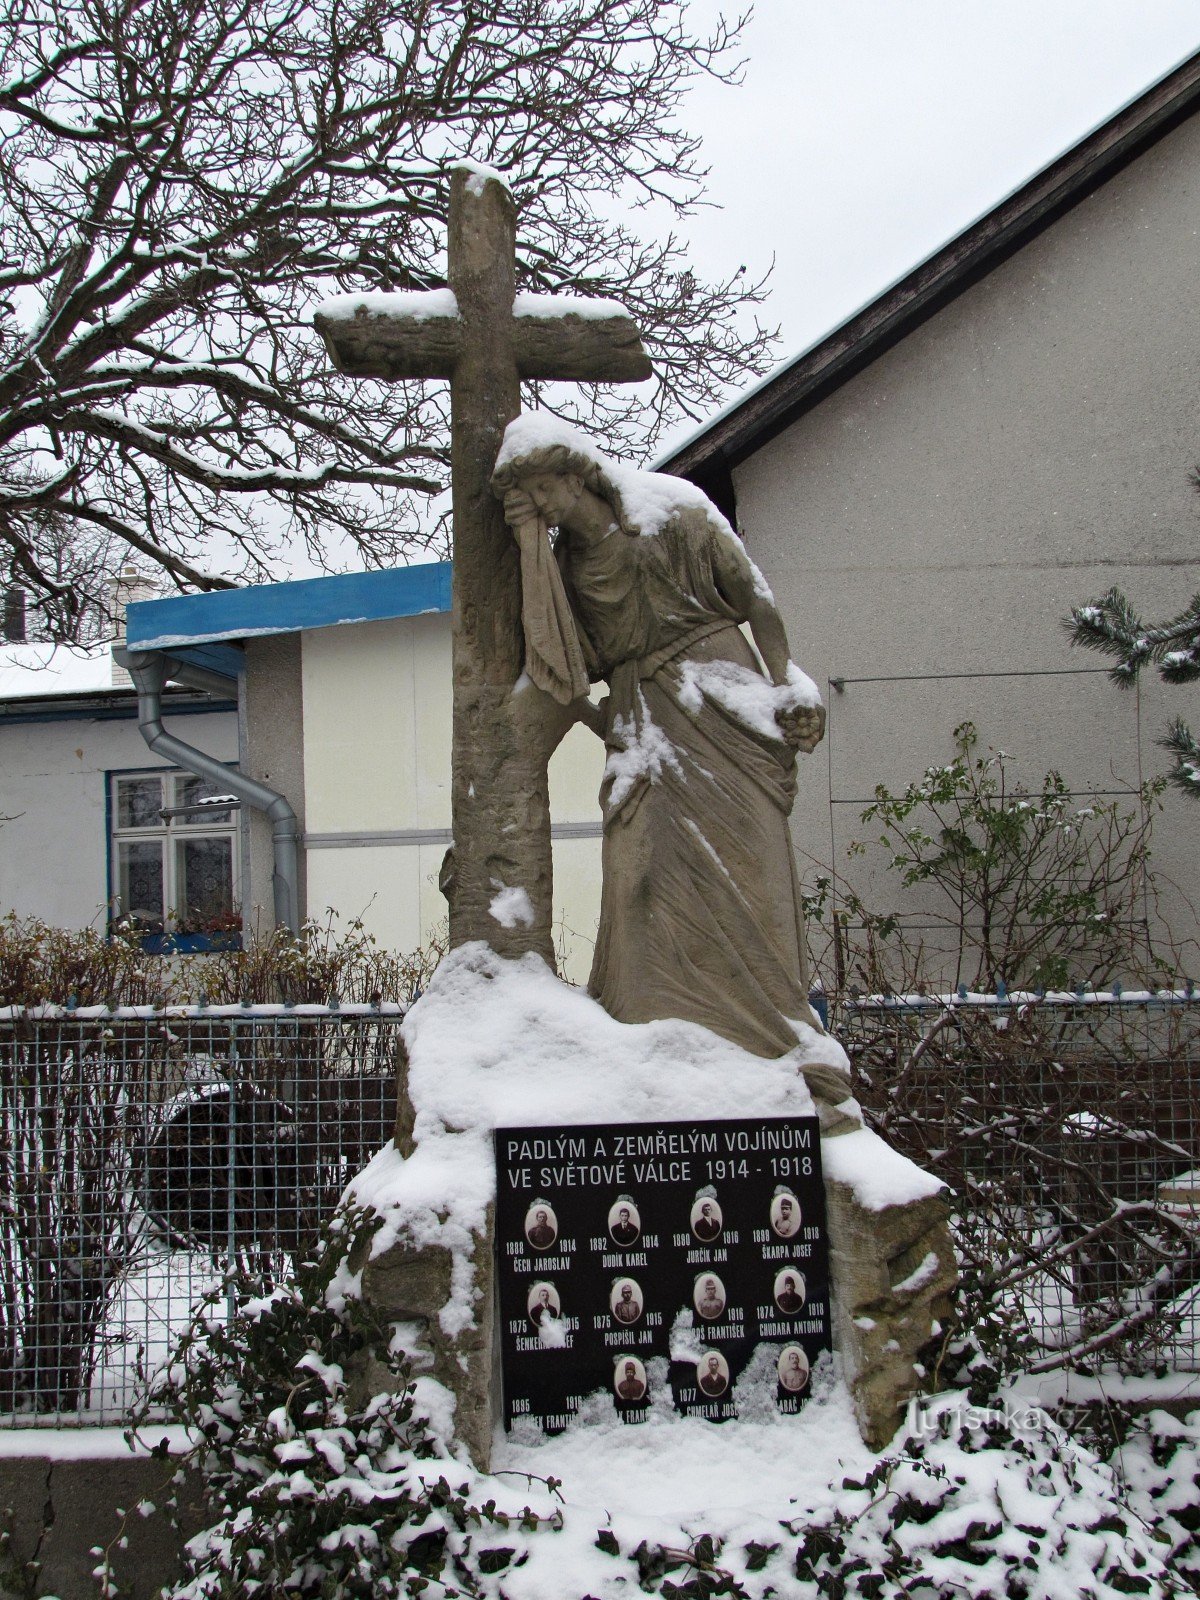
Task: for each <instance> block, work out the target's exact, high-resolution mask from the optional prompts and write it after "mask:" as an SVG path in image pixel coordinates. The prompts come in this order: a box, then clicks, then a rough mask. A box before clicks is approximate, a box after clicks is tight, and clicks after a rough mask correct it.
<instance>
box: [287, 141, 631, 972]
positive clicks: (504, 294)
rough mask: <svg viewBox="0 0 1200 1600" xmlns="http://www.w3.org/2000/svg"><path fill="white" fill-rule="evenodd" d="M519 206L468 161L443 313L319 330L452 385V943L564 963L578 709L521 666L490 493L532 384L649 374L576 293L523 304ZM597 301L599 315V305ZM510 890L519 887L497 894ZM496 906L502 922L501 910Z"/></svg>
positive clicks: (339, 322) (324, 320) (516, 601)
mask: <svg viewBox="0 0 1200 1600" xmlns="http://www.w3.org/2000/svg"><path fill="white" fill-rule="evenodd" d="M515 248H516V207H515V205H514V203H513V198H512V195H511V194H510V192H509V190H508V188H507V187H506V186H505V184H504V183H503V182H501V181H500V180H499V179H498V178H495V177H492V176H488V175H487V174H485V173H481V172H480V171H478V170H477V169H475V168H472V167H468V166H464V167H457V168H455V170H454V173H453V176H452V180H451V186H450V225H449V252H448V253H449V272H448V276H449V283H450V289H451V291H452V293H453V296H454V302H453V303H449V302H448V303H447V306H446V309H445V311H444V313H442V314H436V312H435V314H433V315H422V316H420V317H419V318H418V317H414V316H412V315H411V314H408V315H406V314H405V313H404V310H403V300H402V298H401V297H397V310H396V311H391V310H389V309H387V307H386V301H381V300H380V299H379V298H376V297H372V299H371V301H370V302H368V303H364V305H362V306H360V307H358V308H357V309H356V310H355V312H354V314H353V315H352V316H349V317H346V316H338V317H335V316H330V315H324V314H322V313H321V312H318V313H317V315H316V317H315V319H314V320H315V323H316V327H317V330H318V332H319V333H320V334H321V336H322V338H323V339H324V340H325V344H326V347H327V349H328V350H329V353H330V356H331V357H332V360H333V363H334V365H335V366H336V367H337V369H338V371H339V372H344V373H346V374H348V375H350V376H352V377H358V378H382V379H385V380H397V379H402V378H448V379H449V380H450V405H451V444H450V465H451V480H452V489H453V518H454V580H453V651H454V656H453V659H454V730H453V779H452V809H453V827H454V845H453V848H452V851H451V853H450V854H449V855H448V856H447V859H446V863H445V865H444V866H443V869H442V887H443V888H444V889H445V891H446V895H447V898H448V900H449V902H450V943H451V944H452V945H459V944H463V943H465V942H466V941H468V940H471V939H482V940H484V941H486V942H487V943H488V944H490V945H491V946H492V948H493V949H495V950H497V951H498V952H499V953H500V954H501V955H510V956H511V955H520V954H522V953H524V952H525V951H527V950H535V951H537V952H538V954H539V955H542V956H544V957H545V959H546V960H547V961H548V962H549V963H550V964H551V965H553V961H554V952H553V944H552V938H551V918H552V903H551V883H552V876H551V858H550V803H549V792H548V783H547V766H548V763H549V760H550V756H551V754H552V753H553V751H554V748H555V746H556V745H557V744H558V742H559V740H560V739H561V738H562V736H563V734H564V733H565V732H566V729H567V727H568V726H569V725H570V721H571V720H572V716H573V714H572V713H570V712H569V711H567V710H565V709H564V708H563V707H561V706H558V705H556V704H555V702H554V701H553V700H551V698H550V697H549V696H548V695H544V694H543V693H542V692H541V690H539V689H535V688H534V687H533V686H532V685H530V686H529V687H524V688H522V690H521V691H520V692H519V693H516V694H514V693H513V687H514V685H515V683H516V681H517V678H518V676H519V674H520V671H521V662H522V653H523V636H522V631H521V594H520V567H519V561H518V553H517V548H516V544H515V542H514V540H513V537H512V534H511V533H510V532H509V530H508V528H507V526H506V525H505V522H504V517H503V513H502V510H501V507H500V504H499V502H498V501H497V500H496V499H495V497H494V496H493V494H492V492H491V488H490V486H489V480H490V478H491V474H492V469H493V467H494V465H495V461H496V455H497V452H498V451H499V448H500V443H501V440H502V438H503V436H504V430H505V428H506V427H507V426H508V424H509V422H511V421H512V420H513V418H514V417H516V416H517V415H518V413H519V411H520V406H521V393H520V385H521V380H522V379H523V378H525V379H529V378H541V379H556V380H560V381H562V380H567V381H574V382H578V383H598V382H603V383H622V382H638V381H640V380H642V379H644V378H648V377H649V376H650V374H651V368H650V362H649V360H648V359H647V357H646V354H645V352H644V351H643V349H642V346H641V341H640V338H639V336H638V330H637V327H636V325H635V323H634V322H633V320H632V319H631V318H629V317H627V316H624V315H619V314H613V315H606V316H605V315H602V316H592V315H588V316H581V315H579V314H578V312H577V311H574V312H573V311H572V310H571V307H572V305H577V304H578V302H572V301H569V300H568V301H565V302H557V301H556V297H554V296H532V295H530V296H522V297H521V300H520V303H519V304H518V305H516V306H514V291H515V282H516V269H515ZM598 309H599V308H598ZM505 889H510V890H524V891H525V896H526V897H527V899H524V898H523V897H522V896H521V895H520V894H517V895H508V896H505V897H504V898H503V899H502V900H500V901H499V902H498V901H497V896H501V895H503V891H504V890H505ZM497 912H499V915H497Z"/></svg>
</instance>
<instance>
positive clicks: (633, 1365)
mask: <svg viewBox="0 0 1200 1600" xmlns="http://www.w3.org/2000/svg"><path fill="white" fill-rule="evenodd" d="M613 1393H614V1394H615V1395H616V1397H617V1399H618V1400H632V1401H637V1400H644V1399H645V1398H646V1369H645V1367H644V1366H643V1365H642V1363H641V1362H640V1361H639V1360H638V1358H637V1357H636V1356H618V1357H617V1364H616V1367H615V1368H614V1369H613Z"/></svg>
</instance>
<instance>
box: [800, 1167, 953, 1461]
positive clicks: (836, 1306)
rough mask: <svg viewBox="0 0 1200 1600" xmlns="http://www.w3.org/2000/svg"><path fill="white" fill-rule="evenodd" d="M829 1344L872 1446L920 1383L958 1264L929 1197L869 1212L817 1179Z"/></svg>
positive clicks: (845, 1191) (849, 1194) (848, 1191)
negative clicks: (821, 1196)
mask: <svg viewBox="0 0 1200 1600" xmlns="http://www.w3.org/2000/svg"><path fill="white" fill-rule="evenodd" d="M825 1203H826V1209H827V1215H828V1226H829V1276H830V1281H831V1284H832V1288H833V1343H834V1349H835V1350H836V1351H837V1353H838V1355H839V1357H840V1359H841V1363H842V1372H843V1374H844V1376H845V1379H846V1382H847V1384H848V1385H849V1388H850V1393H851V1396H852V1398H853V1400H854V1409H855V1414H856V1416H857V1418H858V1425H859V1428H860V1429H861V1430H862V1436H863V1438H864V1439H865V1440H866V1442H867V1443H868V1444H869V1445H870V1446H871V1448H872V1449H873V1450H882V1449H883V1447H884V1446H885V1445H886V1444H887V1443H888V1442H889V1441H890V1440H891V1439H892V1437H893V1435H894V1434H895V1432H896V1430H897V1428H898V1427H899V1426H900V1424H901V1422H902V1421H903V1420H904V1415H905V1410H906V1408H907V1406H908V1402H909V1400H910V1399H911V1398H912V1396H913V1395H914V1394H915V1393H917V1391H918V1390H919V1389H922V1388H924V1387H926V1377H927V1374H926V1369H925V1364H924V1363H925V1360H926V1359H927V1358H928V1356H929V1354H930V1347H931V1345H932V1343H933V1341H934V1340H935V1338H936V1337H937V1334H938V1331H939V1327H942V1326H944V1325H945V1323H946V1321H947V1319H948V1318H949V1316H950V1314H951V1303H950V1296H951V1294H952V1292H953V1290H954V1286H955V1284H956V1283H957V1281H958V1267H957V1264H956V1262H955V1257H954V1246H953V1243H952V1241H951V1237H950V1228H949V1225H948V1222H947V1215H948V1211H947V1206H946V1203H945V1201H944V1200H943V1199H942V1198H941V1197H940V1196H937V1195H933V1196H930V1197H929V1198H927V1199H923V1200H915V1201H909V1202H908V1203H907V1204H904V1205H893V1206H887V1207H885V1208H883V1209H882V1210H869V1209H868V1208H867V1207H865V1206H864V1205H862V1203H861V1202H860V1201H859V1200H858V1198H857V1196H856V1195H855V1192H854V1190H853V1189H852V1188H851V1187H850V1186H849V1185H848V1184H845V1183H836V1182H831V1183H827V1184H826V1188H825Z"/></svg>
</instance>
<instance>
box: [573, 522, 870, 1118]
mask: <svg viewBox="0 0 1200 1600" xmlns="http://www.w3.org/2000/svg"><path fill="white" fill-rule="evenodd" d="M729 537H731V536H730V534H729V533H728V532H727V531H726V530H725V529H723V528H721V527H718V526H715V525H714V524H713V523H712V522H710V521H709V519H708V518H707V516H706V515H705V514H704V512H703V511H701V510H699V509H697V510H690V509H689V510H684V511H680V512H677V513H676V514H675V515H674V516H672V517H671V518H670V519H669V521H668V522H667V523H666V524H665V525H664V527H663V528H662V529H661V531H660V532H658V533H656V534H650V535H633V536H631V535H629V534H627V533H624V532H622V531H620V530H618V529H615V528H614V531H613V532H612V533H610V534H609V535H608V537H607V538H605V539H603V540H602V541H601V542H600V543H599V544H596V545H593V546H591V547H590V548H581V547H575V546H572V545H571V544H570V543H569V542H568V540H567V539H566V538H564V537H561V536H560V538H559V541H558V545H557V547H556V552H555V553H556V556H557V558H558V562H559V567H560V570H561V572H562V575H563V582H564V586H565V588H566V593H567V596H568V599H569V601H570V604H571V609H572V612H573V613H574V616H575V617H576V619H577V622H578V625H579V631H580V642H581V644H582V646H583V652H584V656H585V658H586V660H587V663H588V666H589V668H590V670H591V672H592V674H593V675H594V676H598V677H603V678H606V679H607V680H608V683H609V690H610V697H609V701H608V708H607V717H606V722H605V744H606V747H607V750H608V756H609V759H608V763H607V765H606V768H605V775H604V781H603V784H602V787H601V796H600V798H601V805H602V808H603V812H604V847H603V849H604V861H603V865H604V881H603V896H602V901H601V912H600V929H599V935H598V938H597V943H596V955H595V960H594V963H593V966H592V974H591V979H590V981H589V984H588V988H589V990H590V992H591V993H592V994H593V995H594V996H595V997H596V999H598V1000H599V1001H600V1003H601V1004H602V1005H603V1006H604V1008H605V1010H606V1011H608V1012H609V1013H610V1015H612V1016H614V1017H616V1018H617V1019H618V1020H619V1021H622V1022H649V1021H652V1020H655V1019H658V1018H665V1017H681V1018H684V1019H686V1020H687V1021H690V1022H698V1023H700V1024H702V1025H703V1026H704V1027H706V1028H710V1029H712V1031H713V1032H714V1033H718V1034H721V1035H723V1036H724V1037H725V1038H727V1039H731V1040H733V1041H734V1042H735V1043H737V1044H740V1045H742V1046H743V1047H744V1048H745V1049H747V1050H749V1051H751V1052H753V1053H754V1054H756V1055H761V1056H767V1057H777V1056H781V1055H784V1054H786V1053H787V1052H789V1051H791V1050H794V1049H795V1048H796V1045H797V1043H798V1041H801V1040H802V1041H803V1042H804V1043H805V1044H806V1045H807V1046H809V1049H808V1050H807V1051H806V1056H807V1059H806V1060H805V1064H804V1075H805V1078H806V1080H807V1082H808V1084H809V1087H810V1089H811V1090H812V1092H813V1095H814V1098H815V1099H816V1100H817V1102H818V1105H819V1107H820V1110H821V1113H822V1121H823V1123H824V1125H825V1127H826V1131H827V1132H834V1131H841V1129H842V1128H843V1127H847V1126H857V1125H858V1118H857V1114H856V1112H855V1111H854V1110H852V1109H851V1108H852V1106H853V1101H852V1091H851V1088H850V1084H849V1080H848V1078H847V1077H846V1075H845V1072H844V1070H843V1067H842V1065H841V1063H840V1061H839V1060H838V1058H839V1056H840V1051H838V1050H837V1048H836V1046H833V1047H832V1048H831V1049H830V1050H829V1051H828V1055H829V1058H830V1059H829V1062H828V1063H822V1061H821V1060H820V1057H821V1056H822V1054H824V1053H825V1052H823V1051H822V1049H821V1048H820V1046H821V1042H822V1041H821V1038H820V1037H819V1036H820V1035H821V1034H822V1029H821V1024H820V1022H819V1021H818V1019H817V1018H816V1017H815V1016H814V1014H813V1013H812V1011H811V1009H810V1007H809V1004H808V997H807V989H808V981H807V960H806V953H805V944H804V927H803V920H802V916H801V908H800V892H799V884H798V881H797V878H796V869H795V863H794V861H793V857H792V846H791V837H790V833H789V829H788V816H789V814H790V812H791V809H792V801H793V799H794V797H795V787H796V780H795V754H794V752H793V751H792V750H791V748H790V747H789V746H788V745H787V744H785V743H784V742H783V740H782V739H779V738H773V737H769V736H767V735H766V734H765V733H762V732H759V731H756V730H754V729H752V728H751V727H748V726H747V725H746V724H745V723H743V722H741V721H739V720H738V719H737V718H736V717H735V716H733V715H732V714H730V712H728V711H727V710H725V709H723V708H722V706H720V705H718V704H716V703H715V702H714V701H713V700H711V699H709V698H708V697H707V696H701V695H698V694H697V691H696V688H695V685H694V683H689V682H688V681H687V677H686V675H685V673H684V670H683V669H684V667H685V665H686V664H687V663H689V662H691V663H705V662H714V661H725V662H734V663H737V664H738V665H739V666H741V667H743V668H747V669H749V670H750V671H751V672H754V673H759V671H760V669H759V667H758V664H757V661H756V659H755V657H754V654H753V652H752V651H751V649H750V647H749V645H748V644H747V642H746V640H745V638H744V637H743V635H742V633H741V632H740V631H739V626H738V625H739V623H741V622H743V621H745V617H744V615H743V614H742V613H741V612H740V611H739V610H738V608H737V607H736V606H735V605H733V604H732V603H731V602H730V600H729V599H728V597H727V596H726V595H724V594H723V593H722V592H721V588H720V584H719V581H718V578H717V572H716V566H715V563H714V559H713V553H714V550H715V548H716V542H717V541H718V540H721V539H728V538H729ZM809 1030H813V1032H809ZM813 1033H815V1034H816V1035H818V1038H817V1039H816V1040H814V1038H813ZM830 1044H831V1045H832V1041H830ZM814 1045H815V1046H816V1048H813V1046H814ZM842 1060H844V1058H842ZM835 1062H836V1063H837V1064H836V1065H835V1064H834V1063H835ZM845 1102H850V1105H848V1106H845V1107H844V1109H840V1110H839V1107H843V1106H844V1103H845Z"/></svg>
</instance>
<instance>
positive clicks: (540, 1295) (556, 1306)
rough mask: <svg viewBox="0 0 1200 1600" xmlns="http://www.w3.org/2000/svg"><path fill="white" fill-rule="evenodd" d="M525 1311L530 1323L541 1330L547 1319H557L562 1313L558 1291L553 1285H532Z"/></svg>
mask: <svg viewBox="0 0 1200 1600" xmlns="http://www.w3.org/2000/svg"><path fill="white" fill-rule="evenodd" d="M525 1309H526V1310H527V1312H528V1313H529V1320H530V1322H532V1323H533V1325H534V1327H535V1328H540V1327H541V1325H542V1323H543V1322H544V1321H545V1320H546V1318H547V1317H557V1316H558V1315H559V1314H560V1312H561V1311H562V1301H561V1300H560V1299H559V1298H558V1290H557V1289H556V1288H555V1287H554V1285H553V1284H552V1283H531V1284H530V1285H529V1298H528V1299H527V1300H526V1302H525Z"/></svg>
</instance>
